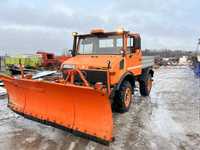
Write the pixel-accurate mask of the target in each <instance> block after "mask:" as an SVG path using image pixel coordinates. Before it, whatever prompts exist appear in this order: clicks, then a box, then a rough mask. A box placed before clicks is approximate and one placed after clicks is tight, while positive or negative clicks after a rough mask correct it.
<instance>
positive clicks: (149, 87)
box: [147, 78, 152, 93]
mask: <svg viewBox="0 0 200 150" xmlns="http://www.w3.org/2000/svg"><path fill="white" fill-rule="evenodd" d="M147 84H148V85H147V89H148V92H149V93H150V91H151V88H152V79H151V78H150V79H148V83H147Z"/></svg>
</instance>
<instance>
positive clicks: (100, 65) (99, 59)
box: [63, 55, 122, 69]
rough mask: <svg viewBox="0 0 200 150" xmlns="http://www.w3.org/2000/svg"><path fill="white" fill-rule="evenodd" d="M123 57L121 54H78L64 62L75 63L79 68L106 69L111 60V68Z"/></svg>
mask: <svg viewBox="0 0 200 150" xmlns="http://www.w3.org/2000/svg"><path fill="white" fill-rule="evenodd" d="M121 59H122V56H121V55H77V56H75V57H72V58H70V59H68V60H66V61H65V62H64V63H63V64H73V65H76V67H78V68H79V69H106V68H107V67H108V62H109V61H110V62H111V68H113V66H115V65H116V64H118V63H119V62H120V60H121Z"/></svg>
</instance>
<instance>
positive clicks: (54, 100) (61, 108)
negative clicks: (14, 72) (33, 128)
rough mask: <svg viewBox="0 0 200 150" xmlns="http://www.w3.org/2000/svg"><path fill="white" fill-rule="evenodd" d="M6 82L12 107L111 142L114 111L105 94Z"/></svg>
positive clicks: (55, 85) (72, 87)
mask: <svg viewBox="0 0 200 150" xmlns="http://www.w3.org/2000/svg"><path fill="white" fill-rule="evenodd" d="M3 81H4V84H5V87H6V89H7V91H8V95H9V104H8V105H9V107H10V108H11V109H12V110H14V111H16V112H19V113H20V114H24V115H28V116H31V117H33V118H36V119H39V120H41V121H47V122H50V123H53V124H56V125H59V126H63V127H65V128H68V129H72V130H73V131H78V132H80V133H84V134H86V135H89V136H91V137H95V138H97V139H100V140H104V141H107V142H110V141H112V139H113V138H112V129H113V122H112V111H111V105H110V102H109V99H108V97H107V96H106V95H105V94H103V93H101V92H99V91H96V90H94V89H92V88H89V87H82V86H75V85H70V86H69V85H63V84H58V83H49V82H41V81H34V80H26V79H20V80H17V79H13V78H3Z"/></svg>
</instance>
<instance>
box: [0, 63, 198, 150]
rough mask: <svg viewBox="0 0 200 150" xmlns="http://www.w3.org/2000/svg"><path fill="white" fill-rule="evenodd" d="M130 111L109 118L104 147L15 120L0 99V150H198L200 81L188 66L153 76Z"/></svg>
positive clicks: (168, 69) (60, 132)
mask: <svg viewBox="0 0 200 150" xmlns="http://www.w3.org/2000/svg"><path fill="white" fill-rule="evenodd" d="M134 99H135V100H134V102H133V104H132V106H131V108H130V111H129V112H128V113H125V114H113V118H114V126H115V127H114V136H115V141H114V142H113V143H111V144H110V146H104V145H101V144H99V143H96V142H93V141H89V140H87V139H84V138H80V137H77V136H74V135H72V134H71V133H68V132H66V131H63V130H59V129H56V128H53V127H49V126H46V125H43V124H40V123H37V122H34V121H30V120H27V119H25V118H23V117H21V116H18V115H16V114H15V113H13V112H11V111H10V110H9V109H8V108H7V99H1V100H0V149H3V150H16V149H19V150H38V149H39V150H60V149H63V150H64V149H69V150H73V149H76V150H82V149H85V150H101V149H105V150H107V149H116V150H120V149H127V150H130V149H134V150H140V149H142V150H161V149H162V150H176V149H181V150H182V149H184V150H185V149H186V150H187V149H188V150H191V149H200V81H199V79H196V78H195V77H194V75H193V72H192V70H190V69H189V68H188V67H164V68H160V69H158V70H156V71H155V78H154V85H153V89H152V93H151V96H150V97H146V98H144V97H141V96H140V95H139V93H138V91H136V94H135V96H134Z"/></svg>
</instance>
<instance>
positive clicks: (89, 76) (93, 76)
mask: <svg viewBox="0 0 200 150" xmlns="http://www.w3.org/2000/svg"><path fill="white" fill-rule="evenodd" d="M82 72H83V74H85V77H86V80H87V81H88V82H89V83H90V84H95V83H96V82H102V83H103V84H104V85H107V72H106V71H98V70H82Z"/></svg>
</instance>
